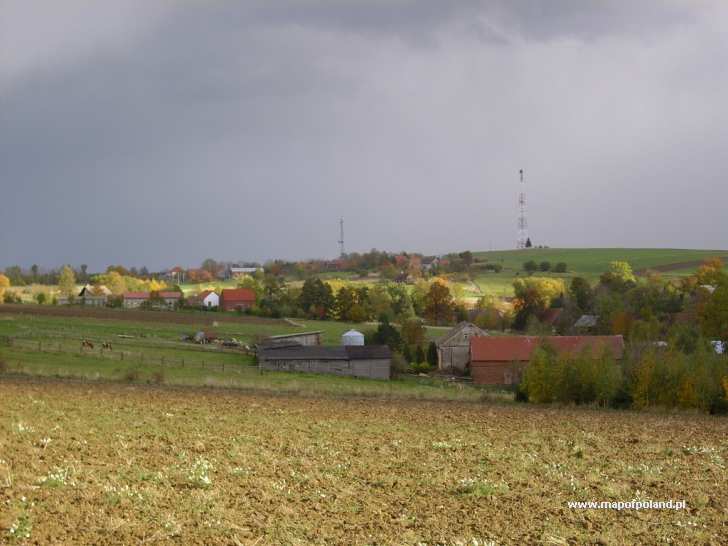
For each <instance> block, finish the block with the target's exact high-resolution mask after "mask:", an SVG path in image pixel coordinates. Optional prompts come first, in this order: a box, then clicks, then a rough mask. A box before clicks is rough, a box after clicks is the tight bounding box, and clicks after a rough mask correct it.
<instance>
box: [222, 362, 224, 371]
mask: <svg viewBox="0 0 728 546" xmlns="http://www.w3.org/2000/svg"><path fill="white" fill-rule="evenodd" d="M222 371H223V372H224V371H225V362H223V363H222Z"/></svg>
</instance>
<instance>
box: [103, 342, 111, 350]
mask: <svg viewBox="0 0 728 546" xmlns="http://www.w3.org/2000/svg"><path fill="white" fill-rule="evenodd" d="M101 348H102V349H108V350H109V351H113V349H112V348H111V343H109V342H108V341H104V344H103V345H102V346H101Z"/></svg>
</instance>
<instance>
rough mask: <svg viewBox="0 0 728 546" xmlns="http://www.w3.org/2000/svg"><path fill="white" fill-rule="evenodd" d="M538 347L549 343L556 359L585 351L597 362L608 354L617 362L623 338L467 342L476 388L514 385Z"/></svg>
mask: <svg viewBox="0 0 728 546" xmlns="http://www.w3.org/2000/svg"><path fill="white" fill-rule="evenodd" d="M541 343H548V344H549V345H550V346H551V347H553V348H554V350H555V351H556V352H557V353H558V354H559V355H578V354H580V353H581V352H582V351H588V352H589V354H591V355H592V356H593V357H594V358H598V357H600V356H601V355H603V354H604V352H605V351H608V352H609V353H610V354H611V356H612V357H614V358H616V359H617V360H620V359H621V358H622V357H623V355H624V339H623V338H622V336H545V337H536V336H489V337H473V338H471V340H470V375H471V376H472V378H473V383H475V384H476V385H514V384H517V383H519V382H520V380H521V377H522V375H523V370H524V369H525V368H526V366H527V365H528V363H529V361H530V360H531V357H532V356H533V352H534V351H535V350H536V349H537V348H538V347H539V346H540V344H541Z"/></svg>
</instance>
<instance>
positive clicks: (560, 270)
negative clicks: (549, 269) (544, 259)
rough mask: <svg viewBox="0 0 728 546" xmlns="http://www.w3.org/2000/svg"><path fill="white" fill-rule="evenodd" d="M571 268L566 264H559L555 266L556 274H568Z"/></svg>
mask: <svg viewBox="0 0 728 546" xmlns="http://www.w3.org/2000/svg"><path fill="white" fill-rule="evenodd" d="M568 268H569V266H567V265H566V262H559V263H557V264H556V265H555V266H554V273H566V271H567V270H568Z"/></svg>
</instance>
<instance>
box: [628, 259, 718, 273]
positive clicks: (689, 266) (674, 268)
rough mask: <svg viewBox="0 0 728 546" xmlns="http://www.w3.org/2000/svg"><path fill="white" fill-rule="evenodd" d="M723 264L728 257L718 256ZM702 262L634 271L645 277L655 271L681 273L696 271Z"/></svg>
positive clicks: (696, 261)
mask: <svg viewBox="0 0 728 546" xmlns="http://www.w3.org/2000/svg"><path fill="white" fill-rule="evenodd" d="M720 257H722V258H723V262H725V263H726V264H728V256H720ZM703 262H704V260H692V261H689V262H675V263H672V264H664V265H656V266H654V267H647V268H645V269H639V270H638V271H635V274H636V275H646V274H647V273H650V272H653V271H656V272H657V273H669V272H670V271H681V270H683V269H696V268H698V267H700V266H701V265H703Z"/></svg>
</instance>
